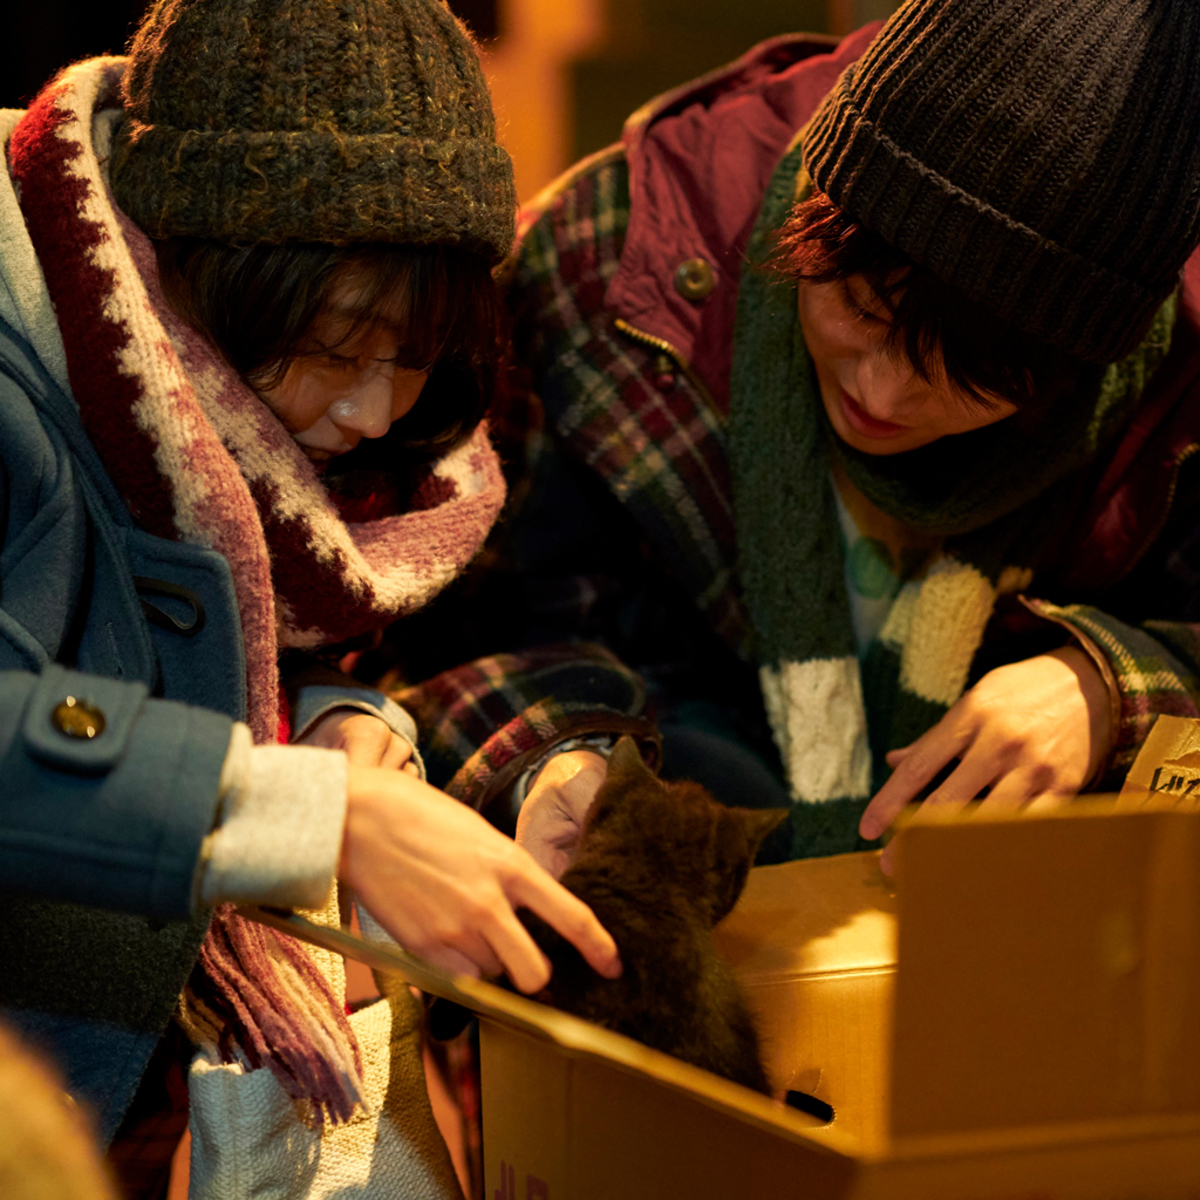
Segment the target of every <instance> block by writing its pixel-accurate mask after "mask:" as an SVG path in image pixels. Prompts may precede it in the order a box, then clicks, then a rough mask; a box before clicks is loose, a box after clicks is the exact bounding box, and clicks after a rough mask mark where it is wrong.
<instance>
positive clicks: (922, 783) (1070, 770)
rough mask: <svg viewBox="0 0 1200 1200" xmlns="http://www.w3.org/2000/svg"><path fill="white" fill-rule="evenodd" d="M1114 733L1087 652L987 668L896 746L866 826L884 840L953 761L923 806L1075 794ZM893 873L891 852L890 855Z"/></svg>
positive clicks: (1007, 803)
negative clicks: (923, 728) (931, 721)
mask: <svg viewBox="0 0 1200 1200" xmlns="http://www.w3.org/2000/svg"><path fill="white" fill-rule="evenodd" d="M1113 734H1114V729H1113V717H1112V706H1111V703H1110V699H1109V690H1108V685H1107V684H1106V682H1105V680H1104V678H1103V676H1102V675H1101V674H1100V671H1099V669H1098V668H1097V667H1096V666H1095V664H1094V663H1093V662H1092V660H1091V659H1090V658H1089V657H1088V656H1087V654H1085V653H1084V652H1083V651H1082V650H1081V649H1079V648H1078V647H1076V646H1064V647H1063V648H1062V649H1060V650H1055V651H1053V652H1052V653H1050V654H1041V655H1038V656H1037V657H1036V658H1030V659H1026V660H1025V661H1023V662H1016V663H1010V664H1008V665H1007V666H1003V667H997V668H996V669H995V670H994V671H989V672H988V673H987V674H986V675H985V676H984V677H983V678H982V679H981V680H980V681H979V682H978V683H977V684H976V685H975V686H974V687H973V688H971V689H970V691H968V692H966V693H965V694H964V695H963V697H962V698H961V699H960V700H959V701H958V703H957V704H955V705H954V707H953V708H951V709H950V711H949V712H948V713H946V715H945V716H944V717H943V718H942V719H941V720H940V721H939V722H938V723H937V724H936V725H935V726H934V727H933V728H932V729H930V730H929V731H928V732H926V733H925V734H923V735H922V736H921V737H919V738H918V739H917V740H916V741H915V742H913V743H912V744H911V745H909V746H905V747H903V748H901V749H899V750H893V751H892V752H891V753H890V754H889V755H888V763H889V764H890V765H891V766H892V767H893V768H894V771H893V774H892V777H891V778H890V779H889V780H888V781H887V783H885V784H884V785H883V787H882V788H880V790H879V792H878V794H877V795H876V796H875V798H874V799H873V800H872V801H871V803H870V804H869V805H868V806H867V809H866V811H865V812H864V813H863V816H862V820H861V821H860V823H859V831H860V832H861V834H862V836H863V837H865V838H877V837H879V835H880V834H881V833H883V831H884V830H885V829H887V828H888V827H889V826H890V825H891V824H892V822H893V821H894V820H895V819H896V816H897V815H898V814H899V813H900V811H901V810H902V809H903V808H904V807H905V806H906V805H907V804H909V803H910V802H911V801H912V800H914V799H916V797H917V796H918V794H919V793H920V792H921V790H922V789H923V788H925V787H926V786H928V784H929V783H930V781H931V780H933V778H934V777H935V776H936V775H937V774H938V773H939V772H940V771H941V770H942V769H943V768H944V767H946V766H947V765H949V764H950V763H951V762H953V761H954V760H955V759H957V760H958V766H957V767H955V768H954V770H953V771H951V773H950V775H949V776H948V777H947V778H946V780H945V782H943V783H942V784H940V785H939V786H938V787H937V788H935V789H934V790H933V791H932V792H930V794H929V795H928V796H927V797H926V798H925V800H924V805H925V806H932V807H934V808H943V809H960V808H962V807H964V806H965V805H967V804H969V803H970V802H971V801H972V800H975V799H978V798H979V797H981V796H982V797H983V801H982V803H983V805H986V806H987V807H989V808H991V809H994V810H998V809H1015V808H1021V807H1024V806H1026V805H1031V804H1048V803H1054V802H1057V801H1061V800H1063V799H1065V798H1067V797H1070V796H1073V795H1075V793H1076V792H1078V791H1079V790H1080V789H1081V788H1082V787H1083V786H1084V785H1085V784H1086V783H1087V782H1088V781H1089V780H1090V779H1092V777H1093V776H1094V775H1095V773H1096V771H1097V769H1098V767H1099V766H1100V764H1101V763H1102V762H1103V761H1104V759H1105V758H1106V757H1107V755H1108V751H1109V749H1110V747H1111V743H1112V738H1113ZM882 866H883V869H884V870H885V871H886V872H888V873H889V874H890V873H891V866H892V854H891V847H888V848H887V849H886V850H885V851H884V854H883V860H882Z"/></svg>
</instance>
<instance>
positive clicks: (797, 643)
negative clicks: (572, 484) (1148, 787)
mask: <svg viewBox="0 0 1200 1200" xmlns="http://www.w3.org/2000/svg"><path fill="white" fill-rule="evenodd" d="M807 186H808V185H807V179H806V176H805V174H804V172H803V165H802V152H801V148H800V143H799V139H798V140H797V142H796V143H795V144H794V145H793V147H792V149H791V150H790V151H789V152H788V154H787V155H786V156H785V157H784V159H783V161H782V163H781V164H780V166H779V168H778V170H777V171H776V173H775V176H774V178H773V179H772V181H771V185H770V187H769V188H768V190H767V194H766V198H765V200H764V202H763V206H762V210H761V212H760V214H759V218H758V222H757V224H756V226H755V230H754V233H753V235H752V238H751V241H750V245H749V250H748V254H747V262H746V267H745V269H744V271H743V275H742V282H741V289H740V293H739V297H738V314H737V328H736V334H735V338H734V355H733V373H732V379H731V405H730V417H729V421H730V453H731V458H732V467H733V485H734V506H735V512H736V522H737V538H738V551H739V571H740V575H741V582H742V587H743V591H744V593H745V598H746V603H747V607H748V609H749V612H750V617H751V621H752V623H753V626H754V632H755V637H756V644H757V653H758V659H759V663H760V671H759V674H760V680H761V685H762V690H763V696H764V699H765V701H766V708H767V714H768V717H769V719H770V721H771V726H772V729H773V732H774V735H775V739H776V741H777V743H778V745H779V748H780V752H781V754H782V757H783V764H784V768H785V770H786V772H787V776H788V780H789V783H790V786H791V791H792V796H793V798H794V800H796V801H799V802H801V804H802V805H803V806H807V811H806V812H804V813H803V814H802V813H801V812H799V811H798V812H797V813H795V814H794V819H793V822H792V824H793V825H794V826H796V828H794V830H793V854H794V855H803V854H812V853H822V852H824V853H828V852H830V851H831V850H836V849H851V848H853V845H854V839H853V834H852V833H851V832H850V831H852V830H853V829H854V827H855V826H856V824H857V817H858V814H859V813H860V812H861V810H862V808H863V807H864V806H865V803H866V801H867V799H868V798H869V796H870V794H871V792H872V790H873V789H874V788H875V787H877V786H878V785H879V783H880V782H881V781H882V779H883V778H885V777H886V774H887V767H886V763H885V762H884V757H883V756H884V755H885V754H886V752H887V751H888V750H889V749H893V748H895V747H898V746H902V745H906V744H907V743H908V742H910V741H911V740H912V739H913V738H915V737H917V736H919V735H920V734H921V733H923V732H924V731H925V730H926V729H928V728H930V727H931V726H932V725H933V724H935V723H936V721H937V720H938V719H939V718H940V717H941V716H942V715H943V714H944V713H945V712H946V711H947V709H948V708H949V707H950V706H951V705H952V704H953V703H954V702H955V701H956V700H957V699H958V698H959V696H961V695H962V692H963V690H964V688H965V686H966V682H967V676H968V672H969V670H970V666H971V661H972V659H973V658H974V656H975V652H976V650H977V649H978V648H979V644H980V642H981V640H982V638H983V632H984V627H985V626H986V624H987V622H988V619H989V618H990V616H991V614H992V610H993V607H994V605H995V602H996V598H997V596H998V595H1000V594H1002V593H1004V592H1010V591H1019V590H1022V589H1024V588H1026V587H1028V586H1029V584H1030V582H1031V580H1032V578H1033V568H1034V567H1035V565H1036V562H1037V556H1038V552H1039V550H1040V549H1041V548H1042V545H1043V544H1044V539H1045V531H1046V527H1047V525H1048V524H1050V523H1049V522H1048V521H1047V520H1046V519H1045V518H1046V514H1047V513H1048V512H1053V511H1056V510H1057V509H1058V508H1059V507H1060V505H1065V504H1066V501H1067V497H1068V493H1069V492H1070V491H1071V489H1072V486H1073V484H1075V483H1076V482H1077V481H1076V480H1074V479H1073V478H1072V476H1074V475H1075V473H1076V471H1077V469H1078V468H1079V467H1081V466H1083V465H1084V464H1086V463H1087V462H1088V461H1089V460H1090V459H1092V458H1093V457H1094V456H1095V455H1096V453H1097V451H1098V450H1099V449H1100V448H1101V447H1103V446H1104V445H1106V444H1107V443H1108V442H1109V441H1110V439H1111V438H1112V436H1113V435H1114V434H1115V433H1116V432H1118V431H1119V430H1120V429H1121V428H1122V427H1123V426H1124V425H1125V423H1126V421H1127V420H1128V418H1129V416H1130V414H1131V413H1132V412H1133V410H1134V408H1135V407H1136V405H1137V403H1138V400H1139V398H1140V396H1141V394H1142V391H1143V389H1144V387H1145V384H1146V382H1147V380H1148V379H1149V377H1150V375H1151V374H1152V373H1153V371H1154V369H1155V368H1156V367H1157V366H1158V364H1159V363H1160V362H1161V361H1162V359H1163V357H1164V356H1165V354H1166V352H1167V349H1168V347H1169V345H1170V336H1171V327H1172V325H1173V323H1174V319H1175V311H1176V302H1175V299H1174V297H1172V298H1171V300H1169V301H1168V302H1167V304H1165V305H1164V306H1163V308H1162V310H1161V311H1160V312H1159V314H1158V316H1157V317H1156V319H1155V321H1154V324H1153V326H1152V327H1151V329H1150V332H1149V333H1148V335H1147V337H1146V339H1145V340H1144V341H1143V344H1142V346H1141V347H1140V348H1139V349H1138V350H1137V351H1135V352H1134V354H1132V355H1131V356H1130V357H1129V358H1128V359H1125V360H1124V361H1122V362H1120V363H1116V364H1114V365H1112V366H1110V367H1107V368H1101V367H1097V368H1095V369H1094V370H1091V371H1088V372H1086V373H1085V378H1084V379H1083V380H1081V382H1080V383H1079V385H1078V387H1077V389H1076V392H1075V393H1074V395H1073V396H1072V397H1069V398H1067V399H1066V400H1064V402H1062V403H1060V404H1057V405H1055V406H1053V408H1052V409H1051V410H1050V411H1049V412H1048V413H1047V414H1046V415H1045V416H1043V417H1041V418H1040V419H1038V421H1037V424H1036V426H1032V427H1031V424H1030V420H1029V419H1026V418H1025V417H1023V416H1021V415H1018V416H1014V417H1011V418H1008V419H1006V420H1004V421H1000V422H998V423H996V424H994V425H990V426H987V427H986V428H984V429H979V430H976V431H973V432H971V433H967V434H962V435H958V436H955V437H948V438H944V439H942V440H940V441H938V442H935V443H934V444H933V445H930V446H927V447H924V448H922V449H919V450H914V451H910V452H908V453H905V454H898V455H894V456H874V455H867V454H862V453H859V452H857V451H855V450H853V449H852V448H850V447H848V446H846V445H845V444H844V443H842V442H841V441H840V439H838V438H837V437H836V436H835V435H834V434H833V433H832V430H831V429H830V428H829V425H828V421H827V418H826V416H825V411H824V407H823V405H822V403H821V399H820V394H819V391H818V386H817V380H816V376H815V373H814V371H813V366H812V361H811V359H810V358H809V355H808V350H807V348H806V347H805V344H804V340H803V337H802V335H801V332H800V324H799V320H798V318H797V295H796V285H795V283H794V282H790V281H788V280H786V279H784V278H782V277H781V276H780V275H779V274H778V273H776V272H773V271H772V270H771V269H770V267H769V266H768V265H767V264H768V262H769V259H770V254H771V250H772V248H773V245H774V235H775V233H776V231H777V230H778V229H779V227H780V226H781V225H782V223H783V221H784V220H785V218H786V217H787V215H788V212H789V211H790V209H791V206H792V205H793V203H794V202H795V200H796V199H797V198H798V197H802V196H803V195H804V189H805V188H806V187H807ZM831 454H837V455H838V458H839V460H840V461H841V463H842V465H843V466H844V467H845V469H846V471H847V473H848V474H849V476H850V478H851V480H852V481H853V482H854V484H855V486H856V487H857V488H858V489H859V490H860V491H861V492H862V493H863V494H864V495H865V496H866V497H867V498H868V499H869V500H871V501H872V503H874V504H875V505H876V506H877V507H879V508H881V509H882V510H884V511H885V512H887V513H889V514H891V515H892V516H894V517H896V518H898V519H900V520H902V521H904V522H905V523H907V524H909V525H910V526H912V527H914V528H918V529H921V530H923V531H925V532H928V533H931V534H935V535H938V536H940V537H941V538H943V539H944V540H943V542H942V550H941V552H940V553H939V554H938V556H937V557H936V558H935V560H934V561H933V563H932V565H931V566H930V567H929V569H928V571H927V572H926V574H925V575H924V576H923V578H921V579H920V580H912V581H909V582H908V583H906V584H905V585H904V586H903V587H902V589H901V591H900V593H899V595H898V596H897V597H896V600H895V602H894V604H893V606H892V608H891V611H890V613H889V615H888V618H887V620H886V622H885V624H884V627H883V629H882V630H881V632H880V634H879V636H878V637H877V638H876V639H875V641H874V642H873V643H872V644H871V646H870V647H869V649H868V650H867V652H866V654H865V656H864V657H863V660H862V662H861V664H860V662H859V658H858V655H857V651H856V647H855V641H854V631H853V625H852V621H851V615H850V602H849V599H848V597H847V594H846V585H845V570H844V564H843V544H842V537H841V532H840V528H839V523H838V517H837V510H836V505H835V500H834V494H833V482H832V479H831V473H830V461H831V460H830V455H831ZM797 807H798V808H799V807H800V806H797ZM801 815H803V816H804V818H805V819H804V820H803V821H799V820H796V819H795V818H797V817H800V816H801Z"/></svg>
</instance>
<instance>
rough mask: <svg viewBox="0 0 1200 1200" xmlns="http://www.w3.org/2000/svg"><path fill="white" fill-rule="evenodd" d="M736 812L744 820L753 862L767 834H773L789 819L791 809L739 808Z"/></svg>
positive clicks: (743, 823)
mask: <svg viewBox="0 0 1200 1200" xmlns="http://www.w3.org/2000/svg"><path fill="white" fill-rule="evenodd" d="M735 811H736V812H737V813H738V815H739V816H740V817H741V818H742V825H743V828H744V829H745V830H746V842H747V844H748V845H749V847H750V858H751V860H753V858H754V856H755V855H756V854H757V853H758V848H759V846H761V845H762V844H763V841H764V840H765V839H766V836H767V834H768V833H773V832H774V831H775V830H776V829H778V828H779V826H780V825H782V824H783V823H784V821H786V820H787V819H788V814H789V813H790V812H791V809H790V808H739V809H736V810H735Z"/></svg>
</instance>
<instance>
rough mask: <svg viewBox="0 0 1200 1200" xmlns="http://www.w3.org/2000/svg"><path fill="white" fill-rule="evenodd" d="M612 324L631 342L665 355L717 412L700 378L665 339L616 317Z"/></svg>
mask: <svg viewBox="0 0 1200 1200" xmlns="http://www.w3.org/2000/svg"><path fill="white" fill-rule="evenodd" d="M613 324H614V325H616V327H617V331H618V332H619V333H622V334H624V335H625V336H626V337H627V338H629V340H630V341H631V342H638V343H640V344H641V345H643V346H648V347H649V348H650V349H651V350H657V351H659V353H660V354H665V355H666V356H667V357H668V358H669V359H670V360H671V361H672V362H673V363H674V364H675V365H676V366H677V367H678V368H679V370H680V371H682V372H683V374H684V377H685V378H686V379H687V381H688V383H690V384H691V385H692V387H694V388H695V389H696V391H697V392H699V393H700V398H701V399H702V400H703V401H704V403H705V404H707V405H708V407H709V409H710V410H711V411H712V412H714V413H715V412H717V406H716V403H715V402H714V401H713V398H712V393H711V392H710V391H709V390H708V388H707V387H706V386H705V384H704V382H703V381H702V380H701V378H700V376H699V375H697V374H696V372H695V371H693V370H692V365H691V363H689V362H688V360H687V359H686V358H685V357H684V356H683V354H681V353H680V352H679V351H678V350H677V349H676V348H675V347H674V346H672V345H671V343H670V342H668V341H667V340H666V338H660V337H656V336H655V335H654V334H652V333H646V332H645V330H642V329H637V328H636V327H635V326H633V325H630V323H629V322H628V321H626V320H624V319H623V318H621V317H616V318H615V319H614V321H613Z"/></svg>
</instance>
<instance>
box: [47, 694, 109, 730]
mask: <svg viewBox="0 0 1200 1200" xmlns="http://www.w3.org/2000/svg"><path fill="white" fill-rule="evenodd" d="M50 724H51V725H53V726H54V728H55V729H57V730H58V731H59V733H62V734H65V735H66V736H67V737H73V738H94V737H99V736H100V735H101V734H102V733H103V732H104V726H105V720H104V713H102V712H101V711H100V709H98V708H97V707H96V706H95V705H94V704H89V703H88V702H87V701H86V700H77V699H76V698H75V697H74V696H68V697H67V698H66V699H65V700H64V701H63V702H62V703H61V704H56V705H55V706H54V711H53V712H52V713H51V714H50Z"/></svg>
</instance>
